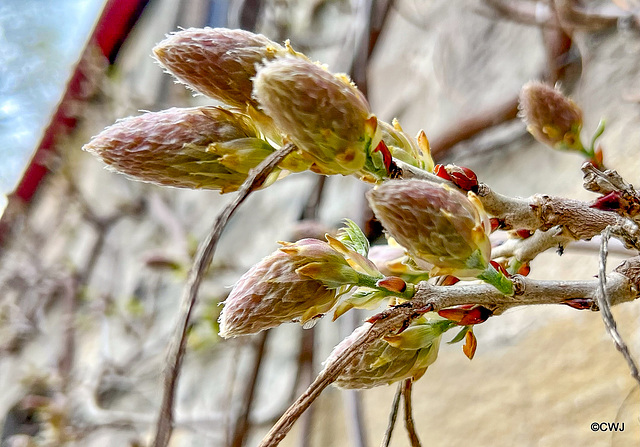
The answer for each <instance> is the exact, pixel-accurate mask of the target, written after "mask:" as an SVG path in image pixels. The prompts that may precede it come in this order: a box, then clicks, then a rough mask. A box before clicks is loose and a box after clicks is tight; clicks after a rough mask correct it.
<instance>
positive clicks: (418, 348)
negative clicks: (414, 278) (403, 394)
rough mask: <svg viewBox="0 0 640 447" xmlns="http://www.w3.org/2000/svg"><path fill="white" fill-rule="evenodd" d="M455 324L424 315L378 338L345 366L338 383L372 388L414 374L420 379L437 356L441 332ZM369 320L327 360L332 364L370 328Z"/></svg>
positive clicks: (335, 349)
mask: <svg viewBox="0 0 640 447" xmlns="http://www.w3.org/2000/svg"><path fill="white" fill-rule="evenodd" d="M453 326H455V323H452V322H451V321H449V320H446V319H441V318H439V317H437V316H434V317H432V318H425V317H422V318H420V319H418V320H416V321H415V322H414V323H412V324H411V325H410V326H409V327H408V328H407V329H405V330H404V331H403V332H401V333H400V334H397V335H389V336H387V337H385V338H383V339H380V340H376V341H375V342H373V343H372V344H371V345H370V346H368V347H367V349H366V350H365V352H364V353H363V354H362V355H361V356H358V357H356V358H354V359H353V361H352V362H351V363H350V364H349V365H347V366H346V367H345V369H344V370H343V371H342V373H341V374H340V375H339V376H338V378H337V379H336V381H335V384H336V385H337V386H339V387H341V388H373V387H376V386H381V385H388V384H391V383H394V382H398V381H400V380H404V379H407V378H412V379H413V380H418V379H419V378H420V377H422V376H423V375H424V373H425V372H426V371H427V368H428V367H429V366H430V365H431V364H433V363H434V362H435V361H436V359H437V357H438V350H439V348H440V340H441V338H442V334H443V333H445V332H446V331H447V330H449V329H450V328H452V327H453ZM369 327H370V324H369V323H367V324H365V325H363V326H360V327H359V328H358V329H356V330H355V331H354V332H353V333H352V334H351V335H350V336H349V337H347V338H345V339H344V340H343V341H342V342H340V344H338V345H337V346H336V347H335V348H334V349H333V351H332V352H331V354H330V355H329V358H328V359H327V361H326V365H329V364H331V362H333V361H334V360H335V359H337V358H338V357H339V356H340V355H341V354H342V353H343V352H344V351H345V350H346V349H348V348H349V347H350V346H351V345H352V344H353V343H354V342H355V341H356V340H358V338H360V337H361V336H362V335H363V334H364V333H366V331H367V330H368V329H369Z"/></svg>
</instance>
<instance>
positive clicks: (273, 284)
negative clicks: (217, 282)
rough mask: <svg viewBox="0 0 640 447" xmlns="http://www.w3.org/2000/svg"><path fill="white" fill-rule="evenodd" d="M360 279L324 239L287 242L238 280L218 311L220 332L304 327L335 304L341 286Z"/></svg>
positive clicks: (246, 331)
mask: <svg viewBox="0 0 640 447" xmlns="http://www.w3.org/2000/svg"><path fill="white" fill-rule="evenodd" d="M357 281H358V274H357V273H356V272H355V270H353V269H352V268H351V267H349V264H348V263H347V261H346V260H345V259H344V257H342V255H340V254H339V253H338V252H336V251H335V250H334V249H332V248H331V247H330V246H329V244H327V243H326V242H324V241H320V240H318V239H302V240H299V241H298V242H295V243H292V244H291V243H283V247H282V248H280V249H279V250H277V251H276V252H274V253H273V254H271V255H270V256H267V257H266V258H264V259H263V260H262V261H260V262H259V263H258V264H256V265H254V266H253V267H252V268H251V269H250V270H249V271H248V272H247V273H245V274H244V275H242V277H241V278H240V279H239V280H238V282H237V283H236V285H235V287H234V288H233V290H232V291H231V293H230V294H229V297H228V298H227V300H226V301H225V303H224V308H223V310H222V313H221V314H220V335H221V336H222V337H235V336H238V335H249V334H255V333H257V332H260V331H262V330H264V329H269V328H272V327H276V326H279V325H280V324H282V323H288V322H291V321H300V323H302V324H304V325H306V324H307V323H308V322H313V319H315V318H318V317H321V316H322V314H324V313H326V312H328V311H329V310H330V309H331V308H332V307H333V306H334V305H335V304H336V301H337V300H338V298H339V295H340V294H339V293H338V290H337V289H338V288H339V287H341V286H343V285H349V284H354V283H357Z"/></svg>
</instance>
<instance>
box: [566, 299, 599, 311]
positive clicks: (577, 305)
mask: <svg viewBox="0 0 640 447" xmlns="http://www.w3.org/2000/svg"><path fill="white" fill-rule="evenodd" d="M562 304H566V305H567V306H569V307H573V308H574V309H578V310H589V309H591V308H593V306H594V302H593V300H590V299H587V298H574V299H570V300H564V301H563V302H562Z"/></svg>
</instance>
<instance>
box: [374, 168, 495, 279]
mask: <svg viewBox="0 0 640 447" xmlns="http://www.w3.org/2000/svg"><path fill="white" fill-rule="evenodd" d="M471 197H473V196H471ZM367 198H368V199H369V203H370V205H371V208H372V209H373V211H374V213H375V215H376V217H377V218H378V219H379V220H380V222H381V223H382V226H383V227H384V228H385V229H386V230H387V231H388V232H389V234H390V235H391V236H393V238H394V239H395V240H396V241H397V242H398V243H399V244H400V245H402V246H403V247H405V248H406V249H407V251H408V252H409V254H410V255H411V256H412V257H414V258H417V259H418V260H423V261H426V262H428V263H430V264H432V265H434V266H435V267H434V268H433V269H432V274H434V275H443V274H451V275H454V276H457V277H475V276H477V275H478V274H480V273H481V272H482V271H484V269H486V267H487V266H488V265H489V259H490V255H491V244H490V242H489V237H488V236H487V232H488V230H489V221H488V218H486V216H484V212H483V211H482V210H481V208H480V206H479V205H478V204H476V203H473V202H472V201H471V200H470V199H469V198H467V196H465V195H464V194H462V193H460V192H459V191H457V190H455V189H453V188H451V187H448V186H445V185H441V184H438V183H434V182H429V181H423V180H390V181H387V182H385V183H383V184H382V185H380V186H378V187H377V188H376V189H374V190H372V191H369V193H367Z"/></svg>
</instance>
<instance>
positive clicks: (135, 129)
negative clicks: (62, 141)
mask: <svg viewBox="0 0 640 447" xmlns="http://www.w3.org/2000/svg"><path fill="white" fill-rule="evenodd" d="M83 149H84V150H86V151H89V152H91V153H93V154H94V155H96V156H97V157H99V158H100V159H102V161H104V162H105V163H106V164H107V165H108V166H109V167H110V168H111V169H113V170H115V171H118V172H121V173H123V174H126V175H129V176H131V177H133V178H134V179H136V180H141V181H145V182H150V183H155V184H158V185H165V186H175V187H180V188H205V189H219V190H221V191H222V192H223V193H224V192H229V191H235V190H236V189H238V188H239V187H240V185H242V182H243V181H244V180H245V179H246V177H247V172H249V170H250V169H251V168H254V167H256V166H257V165H258V164H259V163H260V162H261V161H262V160H263V159H264V158H266V157H267V156H268V155H269V154H271V153H272V152H273V151H274V149H273V147H271V146H270V145H269V144H268V143H267V142H266V141H264V140H262V139H261V138H260V133H259V132H258V130H257V129H256V127H255V126H254V125H253V122H252V120H251V119H250V118H249V117H248V116H247V115H245V114H242V113H238V112H234V111H230V110H226V109H223V108H221V107H193V108H187V109H180V108H171V109H167V110H163V111H160V112H148V113H144V114H142V115H139V116H134V117H129V118H125V119H122V120H120V121H118V122H116V123H115V124H113V125H112V126H110V127H107V128H106V129H105V130H103V131H102V132H101V133H100V134H98V135H97V136H95V137H94V138H93V139H92V140H91V141H90V142H89V143H88V144H86V145H85V146H84V148H83Z"/></svg>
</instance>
